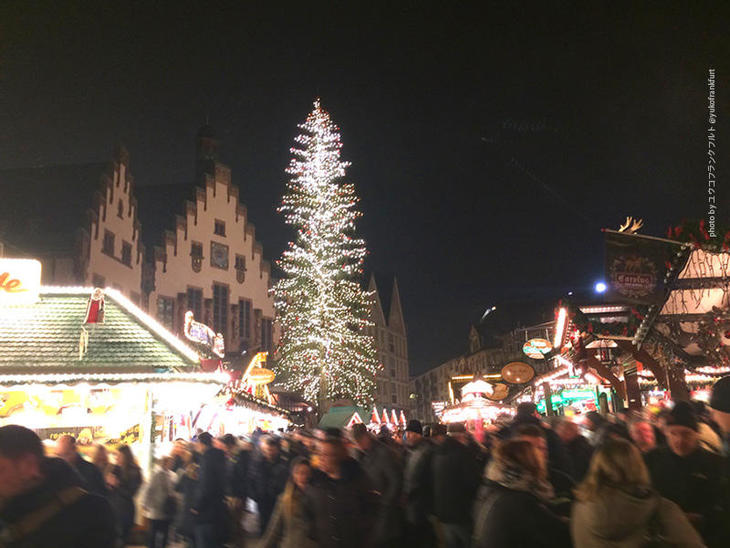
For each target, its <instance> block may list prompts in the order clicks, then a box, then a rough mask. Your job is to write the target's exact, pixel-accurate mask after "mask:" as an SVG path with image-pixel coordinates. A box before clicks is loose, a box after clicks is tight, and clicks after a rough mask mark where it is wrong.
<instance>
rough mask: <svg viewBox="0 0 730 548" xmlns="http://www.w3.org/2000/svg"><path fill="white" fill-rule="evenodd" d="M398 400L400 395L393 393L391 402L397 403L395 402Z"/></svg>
mask: <svg viewBox="0 0 730 548" xmlns="http://www.w3.org/2000/svg"><path fill="white" fill-rule="evenodd" d="M397 401H398V396H396V395H395V394H393V395H392V396H391V397H390V402H391V403H395V402H397Z"/></svg>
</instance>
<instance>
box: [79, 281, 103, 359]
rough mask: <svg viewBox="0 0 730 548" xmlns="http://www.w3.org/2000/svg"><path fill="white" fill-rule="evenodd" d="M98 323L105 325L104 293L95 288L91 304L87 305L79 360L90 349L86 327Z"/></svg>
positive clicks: (80, 337)
mask: <svg viewBox="0 0 730 548" xmlns="http://www.w3.org/2000/svg"><path fill="white" fill-rule="evenodd" d="M98 323H104V291H102V289H101V288H99V287H95V288H94V291H92V292H91V296H90V297H89V302H87V303H86V315H85V316H84V323H83V325H82V326H81V335H80V336H79V360H83V359H84V356H86V351H87V350H88V349H89V332H88V331H87V330H86V327H85V326H86V325H89V324H91V325H93V326H96V324H98Z"/></svg>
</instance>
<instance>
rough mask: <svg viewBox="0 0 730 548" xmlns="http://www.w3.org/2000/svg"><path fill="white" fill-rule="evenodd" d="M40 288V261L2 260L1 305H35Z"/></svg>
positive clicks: (0, 279)
mask: <svg viewBox="0 0 730 548" xmlns="http://www.w3.org/2000/svg"><path fill="white" fill-rule="evenodd" d="M40 287H41V263H40V261H36V260H35V259H0V304H33V303H34V302H36V301H37V300H38V292H39V291H40Z"/></svg>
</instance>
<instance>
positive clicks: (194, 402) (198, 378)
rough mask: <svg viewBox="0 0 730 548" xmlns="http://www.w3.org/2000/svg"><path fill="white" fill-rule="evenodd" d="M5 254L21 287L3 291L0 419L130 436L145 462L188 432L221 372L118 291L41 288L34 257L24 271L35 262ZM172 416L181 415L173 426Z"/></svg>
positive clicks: (50, 432) (92, 437) (52, 434)
mask: <svg viewBox="0 0 730 548" xmlns="http://www.w3.org/2000/svg"><path fill="white" fill-rule="evenodd" d="M2 261H3V264H2V267H3V268H2V269H0V270H3V272H4V273H6V274H7V276H6V278H8V279H10V280H17V284H14V287H15V288H16V289H19V291H17V293H8V292H7V291H3V292H2V293H3V294H2V298H0V425H4V424H21V425H24V426H27V427H29V428H32V429H34V430H35V431H36V432H37V433H38V434H39V435H40V436H41V438H42V439H43V440H44V441H46V442H49V443H52V442H54V441H55V440H56V439H58V437H60V436H62V435H64V434H71V435H74V436H75V437H77V438H78V439H79V442H80V445H81V448H82V450H83V449H86V448H90V447H91V446H92V444H94V443H106V444H110V445H115V444H118V443H127V444H129V445H130V446H131V447H132V450H133V452H134V453H135V455H136V456H137V458H138V459H139V461H140V463H141V464H142V466H143V468H145V469H148V468H149V465H150V462H151V458H152V456H153V455H154V454H155V452H156V451H155V450H154V449H155V447H157V448H158V450H160V451H161V450H166V449H167V448H168V447H169V444H171V443H172V440H173V439H175V437H187V438H188V439H189V437H190V435H191V434H192V433H193V432H194V429H195V423H194V421H193V420H190V417H192V416H193V414H194V413H195V411H196V410H197V409H199V408H200V406H201V405H203V404H204V403H206V402H210V401H212V400H213V399H214V398H215V396H216V394H218V393H219V392H220V390H221V388H222V387H223V386H225V384H226V383H227V381H228V376H227V375H226V374H224V373H222V372H220V371H212V372H205V371H202V370H201V368H200V366H199V360H198V356H197V354H196V352H195V351H194V350H192V349H191V348H189V347H188V346H187V345H186V344H184V343H183V342H182V341H180V340H179V339H178V338H177V337H175V336H174V335H172V334H171V333H170V332H169V331H167V330H166V329H165V328H164V327H162V326H161V325H160V324H159V323H158V322H157V321H156V320H154V319H153V318H151V317H150V316H149V315H147V314H146V313H145V312H143V311H142V310H140V309H139V308H138V307H137V306H136V305H134V304H133V303H132V302H131V301H129V300H128V299H127V298H126V297H125V296H124V295H122V294H121V293H119V292H118V291H116V290H114V289H105V290H103V291H102V290H101V289H98V288H97V289H92V288H78V287H40V284H39V281H40V264H38V267H37V271H36V270H27V269H26V270H24V268H25V267H27V266H29V265H32V263H37V261H28V260H14V259H3V260H2ZM14 261H20V262H21V263H22V264H20V266H19V267H18V263H16V262H14ZM15 297H19V298H17V299H16V298H15ZM170 417H180V419H179V420H178V421H177V422H176V425H175V428H176V430H175V431H174V432H167V431H165V429H164V425H165V424H166V422H169V418H170Z"/></svg>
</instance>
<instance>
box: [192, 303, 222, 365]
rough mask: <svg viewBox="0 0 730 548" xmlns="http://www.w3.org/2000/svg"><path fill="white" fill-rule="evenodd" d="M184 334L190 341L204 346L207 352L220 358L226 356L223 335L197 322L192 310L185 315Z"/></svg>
mask: <svg viewBox="0 0 730 548" xmlns="http://www.w3.org/2000/svg"><path fill="white" fill-rule="evenodd" d="M184 333H185V337H186V338H187V339H188V340H190V341H193V342H194V343H197V344H199V345H202V346H203V347H205V348H206V350H207V351H210V352H212V353H213V354H215V355H216V356H218V357H219V358H223V357H224V356H225V355H226V352H225V343H224V340H223V335H221V334H220V333H216V332H215V331H213V330H212V329H211V328H210V327H208V326H207V325H205V324H203V323H200V322H196V321H195V320H194V319H193V313H192V311H190V310H188V311H187V312H186V313H185V328H184Z"/></svg>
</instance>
